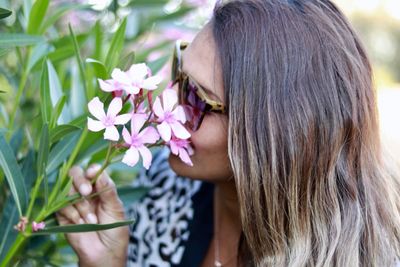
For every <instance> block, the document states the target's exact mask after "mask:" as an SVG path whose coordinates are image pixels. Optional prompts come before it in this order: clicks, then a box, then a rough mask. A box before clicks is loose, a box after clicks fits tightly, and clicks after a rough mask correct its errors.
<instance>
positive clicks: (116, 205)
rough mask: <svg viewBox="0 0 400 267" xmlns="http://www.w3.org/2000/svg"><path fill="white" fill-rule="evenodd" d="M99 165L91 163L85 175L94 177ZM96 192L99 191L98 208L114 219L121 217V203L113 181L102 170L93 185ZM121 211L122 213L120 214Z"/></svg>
mask: <svg viewBox="0 0 400 267" xmlns="http://www.w3.org/2000/svg"><path fill="white" fill-rule="evenodd" d="M100 168H101V167H100V165H98V164H96V165H92V166H90V167H89V168H88V169H87V171H86V176H87V177H88V178H89V179H94V178H95V176H96V174H97V172H98V171H99V170H100ZM94 188H95V190H96V192H99V195H98V199H99V201H100V203H99V204H100V208H102V209H104V210H105V211H106V212H107V213H108V214H110V215H112V217H114V218H116V219H123V218H124V214H123V210H124V208H123V204H122V202H121V200H120V199H119V197H118V193H117V189H116V187H115V183H114V182H113V180H112V179H111V178H110V176H109V175H108V174H107V172H106V171H103V172H102V173H101V174H100V175H99V178H98V179H97V181H96V184H95V185H94ZM121 211H122V214H121Z"/></svg>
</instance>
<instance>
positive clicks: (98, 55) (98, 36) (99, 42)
mask: <svg viewBox="0 0 400 267" xmlns="http://www.w3.org/2000/svg"><path fill="white" fill-rule="evenodd" d="M93 31H94V34H95V49H94V55H93V57H94V58H95V59H97V60H103V42H104V40H103V39H104V31H103V28H102V26H101V24H100V21H97V22H96V25H95V26H94V29H93Z"/></svg>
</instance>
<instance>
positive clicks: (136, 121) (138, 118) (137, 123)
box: [131, 113, 147, 135]
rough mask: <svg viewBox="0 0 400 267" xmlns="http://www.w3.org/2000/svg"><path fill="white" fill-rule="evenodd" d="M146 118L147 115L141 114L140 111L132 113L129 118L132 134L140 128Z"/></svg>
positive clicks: (136, 132)
mask: <svg viewBox="0 0 400 267" xmlns="http://www.w3.org/2000/svg"><path fill="white" fill-rule="evenodd" d="M146 120H147V115H146V114H142V113H139V114H138V113H135V114H132V120H131V133H132V135H133V134H138V133H139V131H140V129H142V127H143V125H144V123H145V122H146Z"/></svg>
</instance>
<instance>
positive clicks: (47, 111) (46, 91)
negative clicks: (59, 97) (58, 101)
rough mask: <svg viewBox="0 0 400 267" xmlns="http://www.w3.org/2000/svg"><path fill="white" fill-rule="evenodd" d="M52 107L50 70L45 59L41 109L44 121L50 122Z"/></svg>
mask: <svg viewBox="0 0 400 267" xmlns="http://www.w3.org/2000/svg"><path fill="white" fill-rule="evenodd" d="M52 108H53V107H52V105H51V99H50V83H49V70H48V64H47V61H46V60H45V61H44V62H43V67H42V76H41V80H40V111H41V114H42V120H43V123H49V122H50V116H51V111H52Z"/></svg>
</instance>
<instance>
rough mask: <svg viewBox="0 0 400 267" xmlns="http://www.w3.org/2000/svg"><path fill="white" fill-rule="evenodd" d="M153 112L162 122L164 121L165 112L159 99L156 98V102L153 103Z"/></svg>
mask: <svg viewBox="0 0 400 267" xmlns="http://www.w3.org/2000/svg"><path fill="white" fill-rule="evenodd" d="M153 111H154V113H155V114H156V115H157V117H158V118H159V119H160V120H163V119H164V110H163V108H162V106H161V101H160V98H159V97H156V100H155V101H154V103H153Z"/></svg>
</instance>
